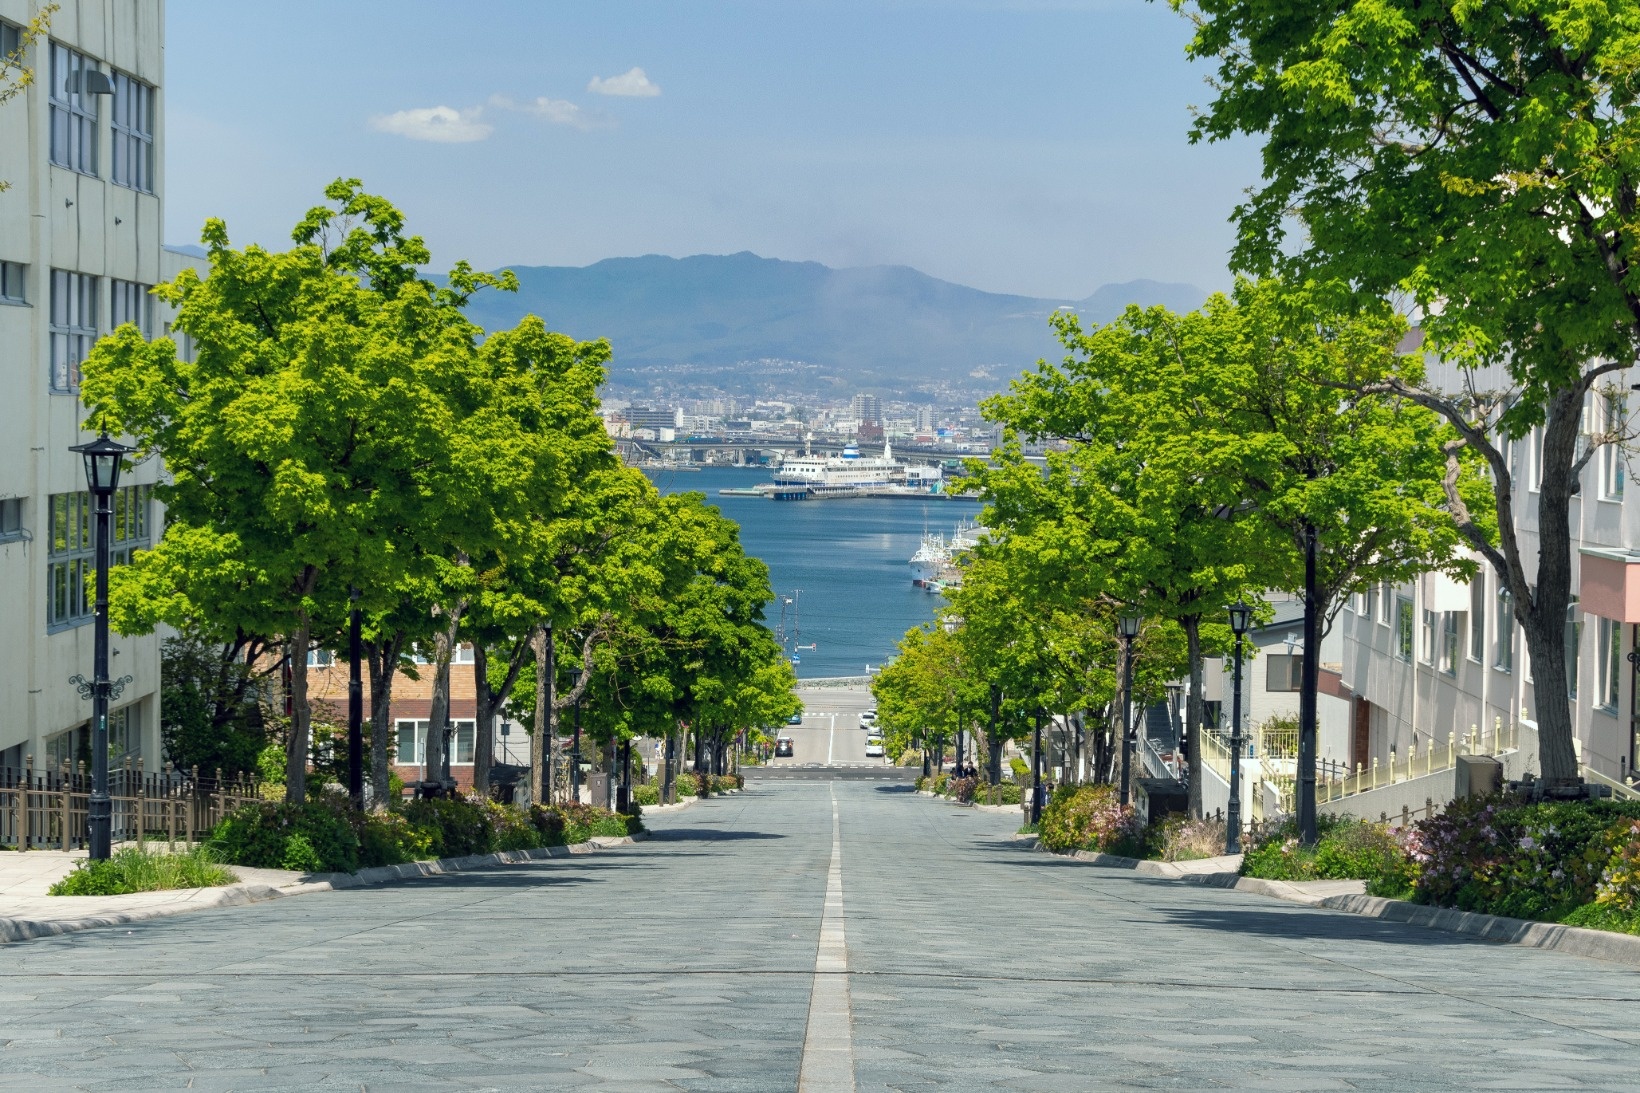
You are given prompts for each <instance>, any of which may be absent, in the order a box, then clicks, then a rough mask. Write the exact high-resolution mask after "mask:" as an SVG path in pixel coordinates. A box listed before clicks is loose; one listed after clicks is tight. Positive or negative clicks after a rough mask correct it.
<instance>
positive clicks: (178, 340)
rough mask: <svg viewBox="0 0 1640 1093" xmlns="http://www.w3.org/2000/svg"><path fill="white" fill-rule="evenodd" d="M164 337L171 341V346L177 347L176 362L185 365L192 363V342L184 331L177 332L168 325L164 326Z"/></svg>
mask: <svg viewBox="0 0 1640 1093" xmlns="http://www.w3.org/2000/svg"><path fill="white" fill-rule="evenodd" d="M165 336H166V337H167V338H170V339H171V344H172V345H174V346H176V347H177V360H179V361H182V362H183V363H185V364H192V363H194V340H193V339H192V338H190V337H189V336H188V334H187V332H186V331H182V330H178V329H177V328H176V327H174V326H172V325H171V324H170V323H166V324H165Z"/></svg>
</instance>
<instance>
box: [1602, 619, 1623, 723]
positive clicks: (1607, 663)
mask: <svg viewBox="0 0 1640 1093" xmlns="http://www.w3.org/2000/svg"><path fill="white" fill-rule="evenodd" d="M1598 636H1599V639H1600V646H1599V649H1598V654H1599V675H1600V678H1599V680H1598V689H1597V691H1596V694H1595V701H1596V703H1597V704H1599V705H1600V706H1601V708H1603V709H1606V710H1609V711H1610V712H1612V713H1616V712H1617V688H1618V685H1619V683H1620V682H1621V680H1622V678H1623V676H1622V672H1621V667H1622V664H1623V628H1622V627H1621V626H1619V625H1618V624H1617V623H1615V622H1613V621H1612V620H1610V619H1601V620H1600V629H1599V635H1598Z"/></svg>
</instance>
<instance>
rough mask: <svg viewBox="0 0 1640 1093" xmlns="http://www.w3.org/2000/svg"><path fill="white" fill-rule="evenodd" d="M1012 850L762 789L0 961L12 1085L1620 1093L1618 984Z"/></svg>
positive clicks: (914, 817) (1373, 925) (915, 814)
mask: <svg viewBox="0 0 1640 1093" xmlns="http://www.w3.org/2000/svg"><path fill="white" fill-rule="evenodd" d="M834 809H835V812H834ZM834 815H835V817H836V832H837V838H836V840H835V842H834V838H833V832H834V826H833V825H834V819H833V818H834ZM1017 822H1018V821H1017V817H1016V816H1013V815H1009V814H1001V813H982V812H979V811H975V810H968V809H960V808H954V807H950V806H948V805H946V804H943V803H940V802H935V801H930V800H927V799H924V798H919V797H915V796H913V795H912V794H911V793H910V792H909V789H908V788H907V787H903V786H889V785H884V784H881V783H873V782H865V781H860V782H849V781H838V782H830V781H820V780H815V781H800V780H793V781H782V782H778V783H762V784H761V785H759V784H757V783H753V788H751V789H749V790H748V791H747V792H745V793H743V794H741V795H738V796H733V797H725V798H719V799H715V800H712V801H710V802H703V803H701V804H698V805H696V806H694V807H692V808H689V809H686V810H683V811H680V812H677V813H674V814H671V815H667V816H664V817H658V818H656V819H655V820H654V822H653V824H652V827H653V829H654V837H653V838H652V839H651V840H649V841H647V842H645V843H642V844H639V845H637V846H633V847H629V848H624V849H620V850H617V851H611V852H608V853H602V854H597V855H589V856H584V857H576V858H566V859H556V860H552V861H546V862H537V863H530V864H527V865H513V866H506V867H498V868H495V869H492V870H488V871H480V872H473V873H464V874H457V875H450V876H444V877H436V878H430V879H427V880H422V881H415V882H409V883H404V884H399V885H392V886H386V887H379V888H369V889H352V890H345V891H338V892H333V893H323V894H315V895H311V896H302V897H297V898H289V899H280V900H274V901H270V902H267V903H261V904H255V905H252V906H248V907H238V908H229V909H223V910H212V911H201V912H194V913H189V914H182V915H177V916H174V917H170V918H165V919H159V920H154V921H150V922H145V923H140V924H135V925H132V926H129V927H119V928H110V929H98V930H89V931H85V932H81V933H77V934H72V935H69V936H66V937H60V938H51V939H45V940H38V941H29V942H21V943H17V944H13V945H9V946H5V947H4V948H0V968H3V970H4V975H3V977H0V1045H3V1050H0V1087H4V1088H17V1089H25V1088H26V1089H54V1088H84V1089H97V1090H133V1089H169V1088H184V1087H187V1088H193V1089H307V1088H351V1089H359V1088H367V1089H394V1088H405V1087H414V1086H429V1087H434V1086H436V1087H454V1088H473V1089H560V1088H561V1089H581V1088H607V1089H612V1090H613V1089H619V1090H644V1089H699V1090H719V1089H721V1090H758V1091H763V1090H790V1089H795V1088H797V1086H798V1082H799V1075H800V1074H802V1075H804V1080H805V1084H806V1085H807V1086H808V1087H810V1088H812V1089H814V1090H816V1091H819V1090H822V1089H825V1090H829V1089H832V1088H839V1087H842V1088H846V1087H847V1077H846V1075H847V1069H846V1066H848V1065H851V1066H852V1070H853V1074H854V1080H855V1083H856V1084H857V1087H858V1088H859V1089H862V1090H883V1089H896V1090H917V1089H992V1088H999V1089H1014V1090H1081V1089H1094V1088H1128V1087H1147V1088H1148V1087H1167V1088H1179V1089H1200V1088H1233V1089H1248V1088H1258V1089H1295V1090H1296V1089H1305V1090H1308V1089H1372V1090H1406V1089H1445V1088H1451V1089H1472V1088H1492V1089H1543V1088H1561V1087H1564V1088H1605V1089H1629V1088H1633V1085H1634V1079H1633V1049H1634V1045H1635V1043H1636V1041H1637V1040H1640V983H1637V980H1636V974H1635V972H1634V971H1632V970H1630V969H1627V968H1624V967H1620V966H1617V965H1607V964H1602V963H1598V962H1595V961H1588V960H1581V959H1578V958H1575V957H1568V956H1564V955H1560V954H1555V953H1550V952H1540V951H1535V950H1528V949H1523V948H1518V947H1511V946H1502V945H1495V944H1488V943H1484V942H1479V941H1474V940H1468V939H1463V938H1459V937H1455V936H1451V935H1446V934H1441V933H1436V932H1433V931H1426V930H1421V929H1418V928H1414V927H1407V926H1401V925H1395V924H1389V923H1384V922H1378V921H1374V920H1368V919H1362V918H1357V917H1354V916H1350V915H1345V914H1341V913H1336V912H1331V911H1321V910H1312V909H1308V908H1304V907H1300V906H1295V905H1291V904H1285V903H1280V902H1277V901H1274V900H1268V899H1265V898H1263V897H1259V896H1253V895H1249V894H1246V893H1238V892H1233V891H1222V890H1216V889H1207V888H1200V887H1196V886H1193V885H1188V884H1181V883H1176V882H1172V881H1166V880H1160V879H1153V878H1145V877H1137V876H1134V875H1132V874H1130V873H1126V872H1122V871H1118V870H1111V869H1102V868H1095V867H1091V866H1087V865H1080V864H1075V863H1071V862H1068V861H1065V860H1063V859H1059V858H1053V857H1050V856H1047V855H1043V854H1038V853H1033V852H1031V851H1029V850H1028V849H1026V847H1025V844H1024V843H1023V842H1021V841H1018V840H1015V839H1013V838H1012V837H1011V835H1012V832H1013V830H1014V828H1015V827H1016V826H1017ZM838 865H840V869H838V868H835V867H836V866H838ZM839 877H840V890H839V889H838V887H837V885H838V878H839ZM828 879H829V880H830V881H831V882H832V888H833V891H832V893H831V897H832V898H831V899H830V900H829V902H828ZM839 897H840V898H839ZM823 916H824V920H825V921H824V926H825V930H824V933H825V936H826V938H827V939H828V940H827V941H826V943H825V944H822V933H823V930H822V925H823V922H822V919H823ZM817 952H818V960H817ZM845 965H846V969H847V974H846V975H845V974H843V973H842V971H841V968H842V966H845ZM839 1014H841V1015H843V1017H839ZM844 1018H846V1019H844ZM822 1063H824V1064H827V1065H821V1064H822ZM839 1063H841V1064H846V1065H845V1067H844V1069H842V1070H839V1069H838V1064H839ZM828 1066H829V1069H828ZM839 1073H841V1074H842V1075H843V1077H842V1078H841V1079H840V1080H841V1082H842V1083H843V1084H842V1085H841V1086H839V1085H838V1084H837V1083H838V1081H839V1079H838V1077H837V1075H838V1074H839Z"/></svg>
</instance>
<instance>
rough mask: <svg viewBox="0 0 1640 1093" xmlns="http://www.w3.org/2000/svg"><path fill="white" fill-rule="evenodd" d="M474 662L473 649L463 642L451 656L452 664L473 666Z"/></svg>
mask: <svg viewBox="0 0 1640 1093" xmlns="http://www.w3.org/2000/svg"><path fill="white" fill-rule="evenodd" d="M472 662H473V647H472V645H471V644H470V643H468V642H465V641H464V642H462V643H461V644H460V645H458V646H456V650H455V652H454V653H452V654H450V663H451V664H471V663H472Z"/></svg>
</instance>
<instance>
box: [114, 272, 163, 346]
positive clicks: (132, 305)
mask: <svg viewBox="0 0 1640 1093" xmlns="http://www.w3.org/2000/svg"><path fill="white" fill-rule="evenodd" d="M153 290H154V286H153V285H145V284H143V283H142V282H141V281H121V280H118V279H116V278H109V281H108V326H109V329H110V330H118V329H119V328H120V327H122V326H124V325H125V324H126V323H131V324H132V325H134V326H135V327H136V328H137V330H138V331H139V332H141V334H142V336H143V337H144V338H147V339H150V340H151V339H152V338H153V336H154V297H153V295H152V293H153ZM132 312H135V315H134V316H133V314H132Z"/></svg>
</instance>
